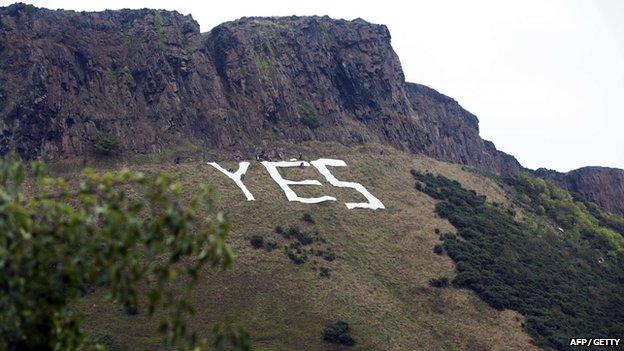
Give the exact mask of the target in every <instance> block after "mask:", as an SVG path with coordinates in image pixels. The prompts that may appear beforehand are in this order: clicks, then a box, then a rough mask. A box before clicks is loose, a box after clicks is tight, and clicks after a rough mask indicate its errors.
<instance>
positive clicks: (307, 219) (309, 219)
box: [302, 212, 314, 224]
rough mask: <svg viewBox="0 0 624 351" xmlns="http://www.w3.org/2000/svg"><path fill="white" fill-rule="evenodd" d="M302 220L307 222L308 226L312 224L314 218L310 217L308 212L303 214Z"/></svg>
mask: <svg viewBox="0 0 624 351" xmlns="http://www.w3.org/2000/svg"><path fill="white" fill-rule="evenodd" d="M302 219H303V221H304V222H308V223H310V224H314V217H312V215H311V214H310V213H308V212H306V213H304V214H303V217H302Z"/></svg>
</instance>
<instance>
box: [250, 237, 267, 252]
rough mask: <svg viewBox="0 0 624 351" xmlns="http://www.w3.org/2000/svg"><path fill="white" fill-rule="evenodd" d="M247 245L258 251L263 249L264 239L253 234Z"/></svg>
mask: <svg viewBox="0 0 624 351" xmlns="http://www.w3.org/2000/svg"><path fill="white" fill-rule="evenodd" d="M249 243H250V244H251V247H253V248H254V249H259V248H261V247H264V237H263V236H262V235H257V234H254V235H252V236H251V238H249Z"/></svg>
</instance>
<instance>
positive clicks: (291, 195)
mask: <svg viewBox="0 0 624 351" xmlns="http://www.w3.org/2000/svg"><path fill="white" fill-rule="evenodd" d="M261 163H262V165H264V167H265V168H266V169H267V171H268V172H269V174H270V175H271V178H273V180H274V181H275V182H276V183H277V184H278V185H279V186H280V188H282V190H283V191H284V194H286V198H287V199H288V201H297V202H303V203H304V204H316V203H319V202H323V201H336V198H335V197H331V196H321V197H299V196H298V195H297V194H296V193H295V192H294V191H293V190H292V189H291V188H290V186H289V185H322V184H321V182H319V181H318V180H312V179H305V180H298V181H295V180H288V179H284V178H283V177H282V175H281V174H280V173H279V171H278V170H277V168H278V167H299V166H301V165H303V166H304V167H308V166H310V164H309V163H308V162H305V161H279V162H268V161H262V162H261Z"/></svg>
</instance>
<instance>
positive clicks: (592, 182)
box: [535, 167, 624, 216]
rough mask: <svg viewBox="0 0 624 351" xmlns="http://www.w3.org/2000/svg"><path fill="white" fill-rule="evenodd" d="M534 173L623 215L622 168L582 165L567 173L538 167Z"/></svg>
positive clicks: (623, 190)
mask: <svg viewBox="0 0 624 351" xmlns="http://www.w3.org/2000/svg"><path fill="white" fill-rule="evenodd" d="M535 173H536V174H537V175H538V176H540V177H543V178H547V179H551V180H553V181H554V182H555V183H557V184H558V185H559V186H561V187H564V188H566V189H568V190H570V191H571V192H574V193H577V194H580V195H581V196H583V197H585V198H586V199H588V200H590V201H593V202H595V203H597V204H599V205H601V206H602V207H603V208H604V209H606V210H607V211H610V212H612V213H615V214H619V215H623V216H624V170H622V169H618V168H608V167H583V168H579V169H576V170H573V171H570V172H568V173H560V172H557V171H553V170H549V169H544V168H540V169H538V170H537V171H535Z"/></svg>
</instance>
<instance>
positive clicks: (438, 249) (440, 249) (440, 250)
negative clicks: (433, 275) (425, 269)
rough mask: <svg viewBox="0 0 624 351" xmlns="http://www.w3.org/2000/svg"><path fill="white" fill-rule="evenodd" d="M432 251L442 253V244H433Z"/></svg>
mask: <svg viewBox="0 0 624 351" xmlns="http://www.w3.org/2000/svg"><path fill="white" fill-rule="evenodd" d="M433 252H434V253H435V254H437V255H442V254H443V253H444V245H442V244H435V246H434V247H433Z"/></svg>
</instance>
